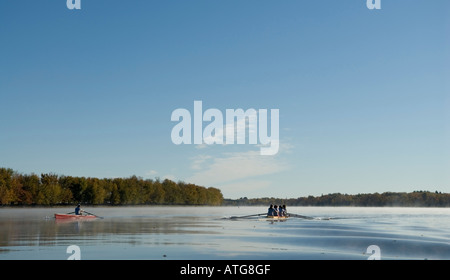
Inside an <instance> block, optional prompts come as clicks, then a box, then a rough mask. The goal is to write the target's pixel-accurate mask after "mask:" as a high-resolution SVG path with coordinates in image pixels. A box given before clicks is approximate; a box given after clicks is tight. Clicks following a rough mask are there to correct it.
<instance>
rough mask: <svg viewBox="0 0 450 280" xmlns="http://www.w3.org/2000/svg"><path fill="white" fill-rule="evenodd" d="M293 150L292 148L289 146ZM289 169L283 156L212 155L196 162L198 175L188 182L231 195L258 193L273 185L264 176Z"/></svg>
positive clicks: (257, 153) (192, 166) (195, 171)
mask: <svg viewBox="0 0 450 280" xmlns="http://www.w3.org/2000/svg"><path fill="white" fill-rule="evenodd" d="M289 149H291V146H289ZM288 168H289V164H288V162H287V160H286V159H285V158H284V157H283V155H280V154H279V155H277V156H261V154H260V152H259V151H245V152H233V153H223V154H220V155H219V156H211V155H210V154H208V155H205V154H201V155H197V156H195V157H194V158H192V162H191V169H192V170H194V173H193V175H192V176H191V177H189V178H187V181H189V182H194V183H196V184H201V185H204V186H214V187H218V188H221V189H222V190H224V191H225V192H227V193H230V192H235V191H238V190H239V192H240V193H245V192H246V191H255V190H256V189H258V188H267V187H268V186H269V185H271V184H272V182H271V181H270V180H269V179H268V178H267V177H264V178H263V176H266V175H272V174H276V173H279V172H282V171H285V170H287V169H288Z"/></svg>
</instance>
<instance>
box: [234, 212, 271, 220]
mask: <svg viewBox="0 0 450 280" xmlns="http://www.w3.org/2000/svg"><path fill="white" fill-rule="evenodd" d="M262 215H267V213H261V214H253V215H247V216H232V217H230V219H245V218H250V217H256V216H262Z"/></svg>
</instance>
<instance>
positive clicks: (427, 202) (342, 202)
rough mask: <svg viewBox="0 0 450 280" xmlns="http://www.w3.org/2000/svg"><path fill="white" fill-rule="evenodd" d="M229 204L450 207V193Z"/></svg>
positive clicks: (242, 200) (334, 196) (243, 200)
mask: <svg viewBox="0 0 450 280" xmlns="http://www.w3.org/2000/svg"><path fill="white" fill-rule="evenodd" d="M224 204H225V205H236V206H238V205H255V206H256V205H270V204H274V205H275V204H277V205H282V204H286V205H287V206H363V207H385V206H390V207H450V194H449V193H442V192H438V191H435V192H430V191H413V192H410V193H406V192H385V193H369V194H341V193H332V194H326V195H321V196H307V197H299V198H289V199H282V198H273V197H271V198H269V197H264V198H251V199H249V198H246V197H243V198H240V199H235V200H232V199H226V200H224Z"/></svg>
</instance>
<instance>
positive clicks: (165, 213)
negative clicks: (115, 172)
mask: <svg viewBox="0 0 450 280" xmlns="http://www.w3.org/2000/svg"><path fill="white" fill-rule="evenodd" d="M86 210H87V211H89V212H92V213H94V214H96V215H98V216H101V217H102V219H96V220H91V221H59V220H55V219H54V218H53V216H54V214H55V213H68V212H72V211H73V209H72V208H0V259H2V260H7V259H43V260H45V259H55V260H65V259H67V258H69V257H70V256H71V253H67V248H68V247H69V246H71V245H77V246H78V247H79V248H80V257H81V259H86V260H87V259H101V260H107V259H120V260H130V259H131V260H133V259H169V260H170V259H172V260H190V259H218V260H220V259H236V260H243V259H263V260H267V259H293V260H296V259H299V260H300V259H355V260H365V259H368V258H370V257H371V256H373V255H374V254H375V252H374V251H371V250H369V251H368V248H369V246H371V245H375V246H377V248H379V250H380V251H379V252H378V253H379V257H380V258H381V259H382V260H383V259H450V245H449V244H450V242H449V241H450V209H447V208H361V207H288V212H290V213H294V214H298V215H304V216H307V217H311V218H312V219H302V218H290V219H288V220H286V221H276V222H274V221H268V220H266V219H262V217H256V216H255V217H248V218H243V219H230V217H233V216H246V215H252V214H259V213H264V212H266V210H267V207H164V206H158V207H93V208H89V207H86Z"/></svg>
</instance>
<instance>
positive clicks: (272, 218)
mask: <svg viewBox="0 0 450 280" xmlns="http://www.w3.org/2000/svg"><path fill="white" fill-rule="evenodd" d="M287 219H289V217H286V216H283V217H279V216H267V217H265V218H261V219H259V220H261V221H285V220H287Z"/></svg>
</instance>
